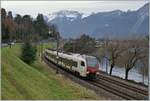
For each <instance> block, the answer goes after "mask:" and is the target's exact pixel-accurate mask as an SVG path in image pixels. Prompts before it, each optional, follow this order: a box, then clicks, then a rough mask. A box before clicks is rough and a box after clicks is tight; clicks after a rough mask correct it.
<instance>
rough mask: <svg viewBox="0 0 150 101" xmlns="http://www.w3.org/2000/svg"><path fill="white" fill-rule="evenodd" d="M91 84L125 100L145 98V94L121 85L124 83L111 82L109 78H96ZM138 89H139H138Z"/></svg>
mask: <svg viewBox="0 0 150 101" xmlns="http://www.w3.org/2000/svg"><path fill="white" fill-rule="evenodd" d="M92 84H94V85H96V86H98V87H101V88H103V89H105V90H106V91H109V92H111V93H113V94H115V95H118V96H120V97H122V98H124V99H127V100H143V99H146V97H147V96H148V94H147V95H144V94H141V93H139V92H137V89H134V90H133V89H130V87H127V86H123V85H124V84H120V85H118V84H119V82H118V83H114V82H111V80H107V79H97V80H95V81H94V82H92ZM138 90H139V89H138Z"/></svg>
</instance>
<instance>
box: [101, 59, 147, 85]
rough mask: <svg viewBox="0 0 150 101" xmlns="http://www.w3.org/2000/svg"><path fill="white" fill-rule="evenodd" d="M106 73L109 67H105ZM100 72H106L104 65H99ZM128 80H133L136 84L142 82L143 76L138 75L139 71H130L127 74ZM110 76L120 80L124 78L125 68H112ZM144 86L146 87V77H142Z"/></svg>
mask: <svg viewBox="0 0 150 101" xmlns="http://www.w3.org/2000/svg"><path fill="white" fill-rule="evenodd" d="M107 68H108V69H107V71H108V72H107V73H109V70H110V66H107ZM100 70H102V71H104V72H106V63H105V62H103V64H100ZM128 74H129V75H128V79H129V80H134V81H136V82H143V75H142V74H140V73H139V71H138V70H137V69H135V68H133V69H131V70H130V71H129V73H128ZM112 75H115V76H119V77H121V78H125V68H119V67H114V68H113V71H112ZM144 84H145V85H148V76H144Z"/></svg>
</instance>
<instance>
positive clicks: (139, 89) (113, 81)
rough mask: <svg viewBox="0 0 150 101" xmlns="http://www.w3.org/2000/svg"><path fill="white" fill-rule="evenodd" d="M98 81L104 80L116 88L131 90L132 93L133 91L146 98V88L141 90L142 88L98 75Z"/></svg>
mask: <svg viewBox="0 0 150 101" xmlns="http://www.w3.org/2000/svg"><path fill="white" fill-rule="evenodd" d="M98 79H99V80H105V81H108V82H110V83H113V84H116V85H118V86H121V87H124V88H126V89H129V90H132V91H134V92H136V93H138V94H141V95H143V96H148V88H146V87H143V89H142V88H138V87H136V86H133V85H129V84H126V83H125V82H120V81H119V80H115V79H110V78H109V77H107V76H104V75H99V76H98Z"/></svg>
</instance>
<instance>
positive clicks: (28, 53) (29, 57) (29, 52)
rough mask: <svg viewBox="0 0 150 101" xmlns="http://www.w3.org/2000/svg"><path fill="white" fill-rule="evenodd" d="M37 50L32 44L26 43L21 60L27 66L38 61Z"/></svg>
mask: <svg viewBox="0 0 150 101" xmlns="http://www.w3.org/2000/svg"><path fill="white" fill-rule="evenodd" d="M36 52H37V49H36V47H35V46H32V44H31V43H30V42H26V43H25V44H24V45H23V47H22V55H21V59H22V60H23V61H24V62H26V63H27V64H31V63H33V62H34V61H35V60H36Z"/></svg>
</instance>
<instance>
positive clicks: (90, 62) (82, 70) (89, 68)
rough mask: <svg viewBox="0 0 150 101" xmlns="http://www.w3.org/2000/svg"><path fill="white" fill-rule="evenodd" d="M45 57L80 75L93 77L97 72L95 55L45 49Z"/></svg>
mask: <svg viewBox="0 0 150 101" xmlns="http://www.w3.org/2000/svg"><path fill="white" fill-rule="evenodd" d="M45 57H46V58H47V59H48V60H50V61H52V62H54V63H58V65H60V66H62V67H63V68H65V69H69V70H70V71H72V72H75V73H77V74H78V75H80V76H82V77H90V78H91V77H92V78H93V77H94V78H95V76H96V74H98V73H99V72H98V71H99V62H98V60H97V58H96V57H94V56H88V55H80V54H74V53H69V54H66V53H63V52H58V56H57V51H53V50H49V49H46V50H45Z"/></svg>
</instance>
